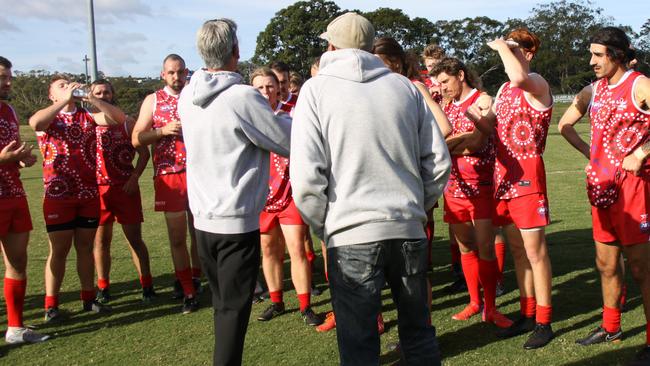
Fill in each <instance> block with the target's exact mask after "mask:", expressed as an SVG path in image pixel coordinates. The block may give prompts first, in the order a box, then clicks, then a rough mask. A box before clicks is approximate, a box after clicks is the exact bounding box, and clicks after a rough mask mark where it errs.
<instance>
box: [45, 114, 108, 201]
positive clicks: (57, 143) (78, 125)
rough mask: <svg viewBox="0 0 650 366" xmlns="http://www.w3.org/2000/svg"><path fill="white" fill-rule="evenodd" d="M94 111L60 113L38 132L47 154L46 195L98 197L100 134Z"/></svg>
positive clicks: (50, 196) (55, 196)
mask: <svg viewBox="0 0 650 366" xmlns="http://www.w3.org/2000/svg"><path fill="white" fill-rule="evenodd" d="M96 126H97V125H96V124H95V120H94V119H93V117H92V115H91V114H90V112H88V111H87V110H85V109H83V108H77V109H76V110H75V111H74V112H71V113H64V112H59V114H57V115H56V117H54V120H53V121H52V123H50V125H49V127H48V128H47V129H46V130H45V131H39V132H37V133H36V136H37V138H38V146H39V148H40V150H41V154H42V155H43V183H44V184H45V198H55V199H56V198H68V199H70V198H76V199H87V198H94V197H97V195H98V192H97V178H96V175H95V166H96V159H97V153H96V151H97V135H96V132H95V127H96Z"/></svg>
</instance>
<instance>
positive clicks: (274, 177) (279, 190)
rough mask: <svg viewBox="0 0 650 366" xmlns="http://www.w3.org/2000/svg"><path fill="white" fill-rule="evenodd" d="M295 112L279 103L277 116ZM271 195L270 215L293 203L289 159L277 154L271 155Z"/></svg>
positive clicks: (268, 197) (268, 209) (269, 198)
mask: <svg viewBox="0 0 650 366" xmlns="http://www.w3.org/2000/svg"><path fill="white" fill-rule="evenodd" d="M292 110H293V107H291V106H290V105H288V104H285V103H279V104H278V106H277V108H276V109H275V114H276V115H280V114H284V115H286V116H287V118H289V117H288V113H290V112H291V111H292ZM269 154H270V155H269V162H270V164H271V167H270V169H269V194H268V195H267V196H266V204H265V205H264V211H265V212H268V213H274V212H280V211H282V210H284V209H285V208H287V206H289V204H290V203H291V200H292V197H291V182H290V181H289V159H288V158H285V157H283V156H280V155H278V154H276V153H273V152H271V153H269Z"/></svg>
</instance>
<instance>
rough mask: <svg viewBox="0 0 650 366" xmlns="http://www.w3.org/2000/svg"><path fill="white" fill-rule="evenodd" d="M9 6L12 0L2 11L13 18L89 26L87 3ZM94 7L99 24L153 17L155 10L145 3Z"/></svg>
mask: <svg viewBox="0 0 650 366" xmlns="http://www.w3.org/2000/svg"><path fill="white" fill-rule="evenodd" d="M8 3H9V0H1V1H0V8H2V9H3V12H5V14H6V15H8V16H10V17H14V16H16V17H24V18H36V19H41V20H58V21H63V22H79V21H83V22H85V21H86V18H87V17H88V1H87V0H58V1H17V2H15V1H11V3H12V4H11V5H9V4H8ZM93 4H94V10H95V22H97V23H113V22H114V21H116V20H122V19H134V18H135V17H137V16H150V15H151V7H149V5H147V4H146V3H145V2H144V1H143V0H96V1H94V2H93ZM62 9H63V10H64V11H62Z"/></svg>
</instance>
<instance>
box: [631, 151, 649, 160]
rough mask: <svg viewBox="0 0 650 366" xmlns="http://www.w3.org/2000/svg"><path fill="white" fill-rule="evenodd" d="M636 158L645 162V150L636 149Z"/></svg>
mask: <svg viewBox="0 0 650 366" xmlns="http://www.w3.org/2000/svg"><path fill="white" fill-rule="evenodd" d="M634 156H636V158H637V159H639V160H641V161H643V160H645V158H646V155H645V153H643V149H636V150H634Z"/></svg>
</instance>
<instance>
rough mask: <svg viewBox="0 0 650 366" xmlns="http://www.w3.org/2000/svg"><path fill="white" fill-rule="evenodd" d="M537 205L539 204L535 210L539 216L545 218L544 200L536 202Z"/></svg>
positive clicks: (546, 210) (546, 209) (546, 211)
mask: <svg viewBox="0 0 650 366" xmlns="http://www.w3.org/2000/svg"><path fill="white" fill-rule="evenodd" d="M537 203H538V204H539V207H538V208H537V213H538V214H539V215H540V216H543V217H546V214H547V213H548V208H547V207H546V200H538V201H537Z"/></svg>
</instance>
